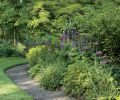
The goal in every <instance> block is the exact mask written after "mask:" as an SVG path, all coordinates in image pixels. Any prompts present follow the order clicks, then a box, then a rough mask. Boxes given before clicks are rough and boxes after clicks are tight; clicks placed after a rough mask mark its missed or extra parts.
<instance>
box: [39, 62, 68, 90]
mask: <svg viewBox="0 0 120 100" xmlns="http://www.w3.org/2000/svg"><path fill="white" fill-rule="evenodd" d="M65 69H66V68H65V65H64V63H62V62H56V63H54V64H50V65H48V66H46V68H41V69H40V70H41V71H40V72H39V74H38V75H39V76H38V78H39V82H40V85H41V86H43V87H44V88H45V89H48V90H54V89H56V88H59V87H60V86H62V80H63V76H64V72H65Z"/></svg>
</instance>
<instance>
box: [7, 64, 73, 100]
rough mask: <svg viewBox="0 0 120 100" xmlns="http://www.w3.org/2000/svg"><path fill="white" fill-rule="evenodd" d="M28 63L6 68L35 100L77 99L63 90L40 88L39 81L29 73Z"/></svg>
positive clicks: (12, 78) (12, 77)
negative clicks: (66, 94)
mask: <svg viewBox="0 0 120 100" xmlns="http://www.w3.org/2000/svg"><path fill="white" fill-rule="evenodd" d="M27 71H28V64H23V65H17V66H14V67H11V68H8V69H6V70H5V73H6V74H7V75H8V77H9V78H10V79H11V80H12V81H13V82H14V83H15V84H16V85H17V86H19V87H20V88H21V89H23V90H24V91H26V92H27V93H28V94H29V95H31V96H32V97H33V98H34V100H75V99H73V98H70V97H68V96H65V94H64V92H63V91H47V90H44V89H43V88H40V86H39V83H38V82H37V81H35V80H33V79H32V78H31V77H30V76H29V75H28V73H27Z"/></svg>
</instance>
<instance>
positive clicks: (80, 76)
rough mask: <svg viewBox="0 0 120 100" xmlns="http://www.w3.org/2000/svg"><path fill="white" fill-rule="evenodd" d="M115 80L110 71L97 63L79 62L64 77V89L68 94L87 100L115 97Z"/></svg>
mask: <svg viewBox="0 0 120 100" xmlns="http://www.w3.org/2000/svg"><path fill="white" fill-rule="evenodd" d="M114 82H115V80H114V79H113V77H112V76H111V72H110V70H107V69H104V68H103V67H102V66H101V65H99V64H98V63H96V65H94V64H92V63H91V64H90V63H88V62H86V61H84V60H83V61H82V60H81V61H77V62H76V63H74V64H71V65H69V66H68V68H67V72H66V74H65V77H64V87H65V91H66V93H68V94H72V95H75V96H77V97H78V99H80V97H82V96H83V97H85V100H93V99H97V98H98V97H101V96H103V97H106V96H114V95H115V94H116V87H115V85H114Z"/></svg>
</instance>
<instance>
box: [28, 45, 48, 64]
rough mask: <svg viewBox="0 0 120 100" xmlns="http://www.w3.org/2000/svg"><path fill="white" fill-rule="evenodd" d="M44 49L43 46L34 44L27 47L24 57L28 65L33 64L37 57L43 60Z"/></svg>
mask: <svg viewBox="0 0 120 100" xmlns="http://www.w3.org/2000/svg"><path fill="white" fill-rule="evenodd" d="M46 51H47V49H46V47H45V46H36V47H33V48H31V49H29V52H28V53H27V54H26V58H27V60H28V61H29V64H30V66H35V65H36V64H37V62H38V60H39V59H40V60H42V61H44V58H45V55H46Z"/></svg>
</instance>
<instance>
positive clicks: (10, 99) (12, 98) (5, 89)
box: [0, 58, 32, 100]
mask: <svg viewBox="0 0 120 100" xmlns="http://www.w3.org/2000/svg"><path fill="white" fill-rule="evenodd" d="M25 62H26V60H25V59H23V58H0V100H32V97H31V96H29V95H28V94H27V93H25V92H24V91H23V90H22V89H20V88H19V87H18V86H16V85H15V84H14V83H13V82H12V81H11V80H10V79H9V78H8V77H7V75H6V74H5V73H4V71H5V69H7V68H9V67H12V66H14V65H17V64H22V63H25Z"/></svg>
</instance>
